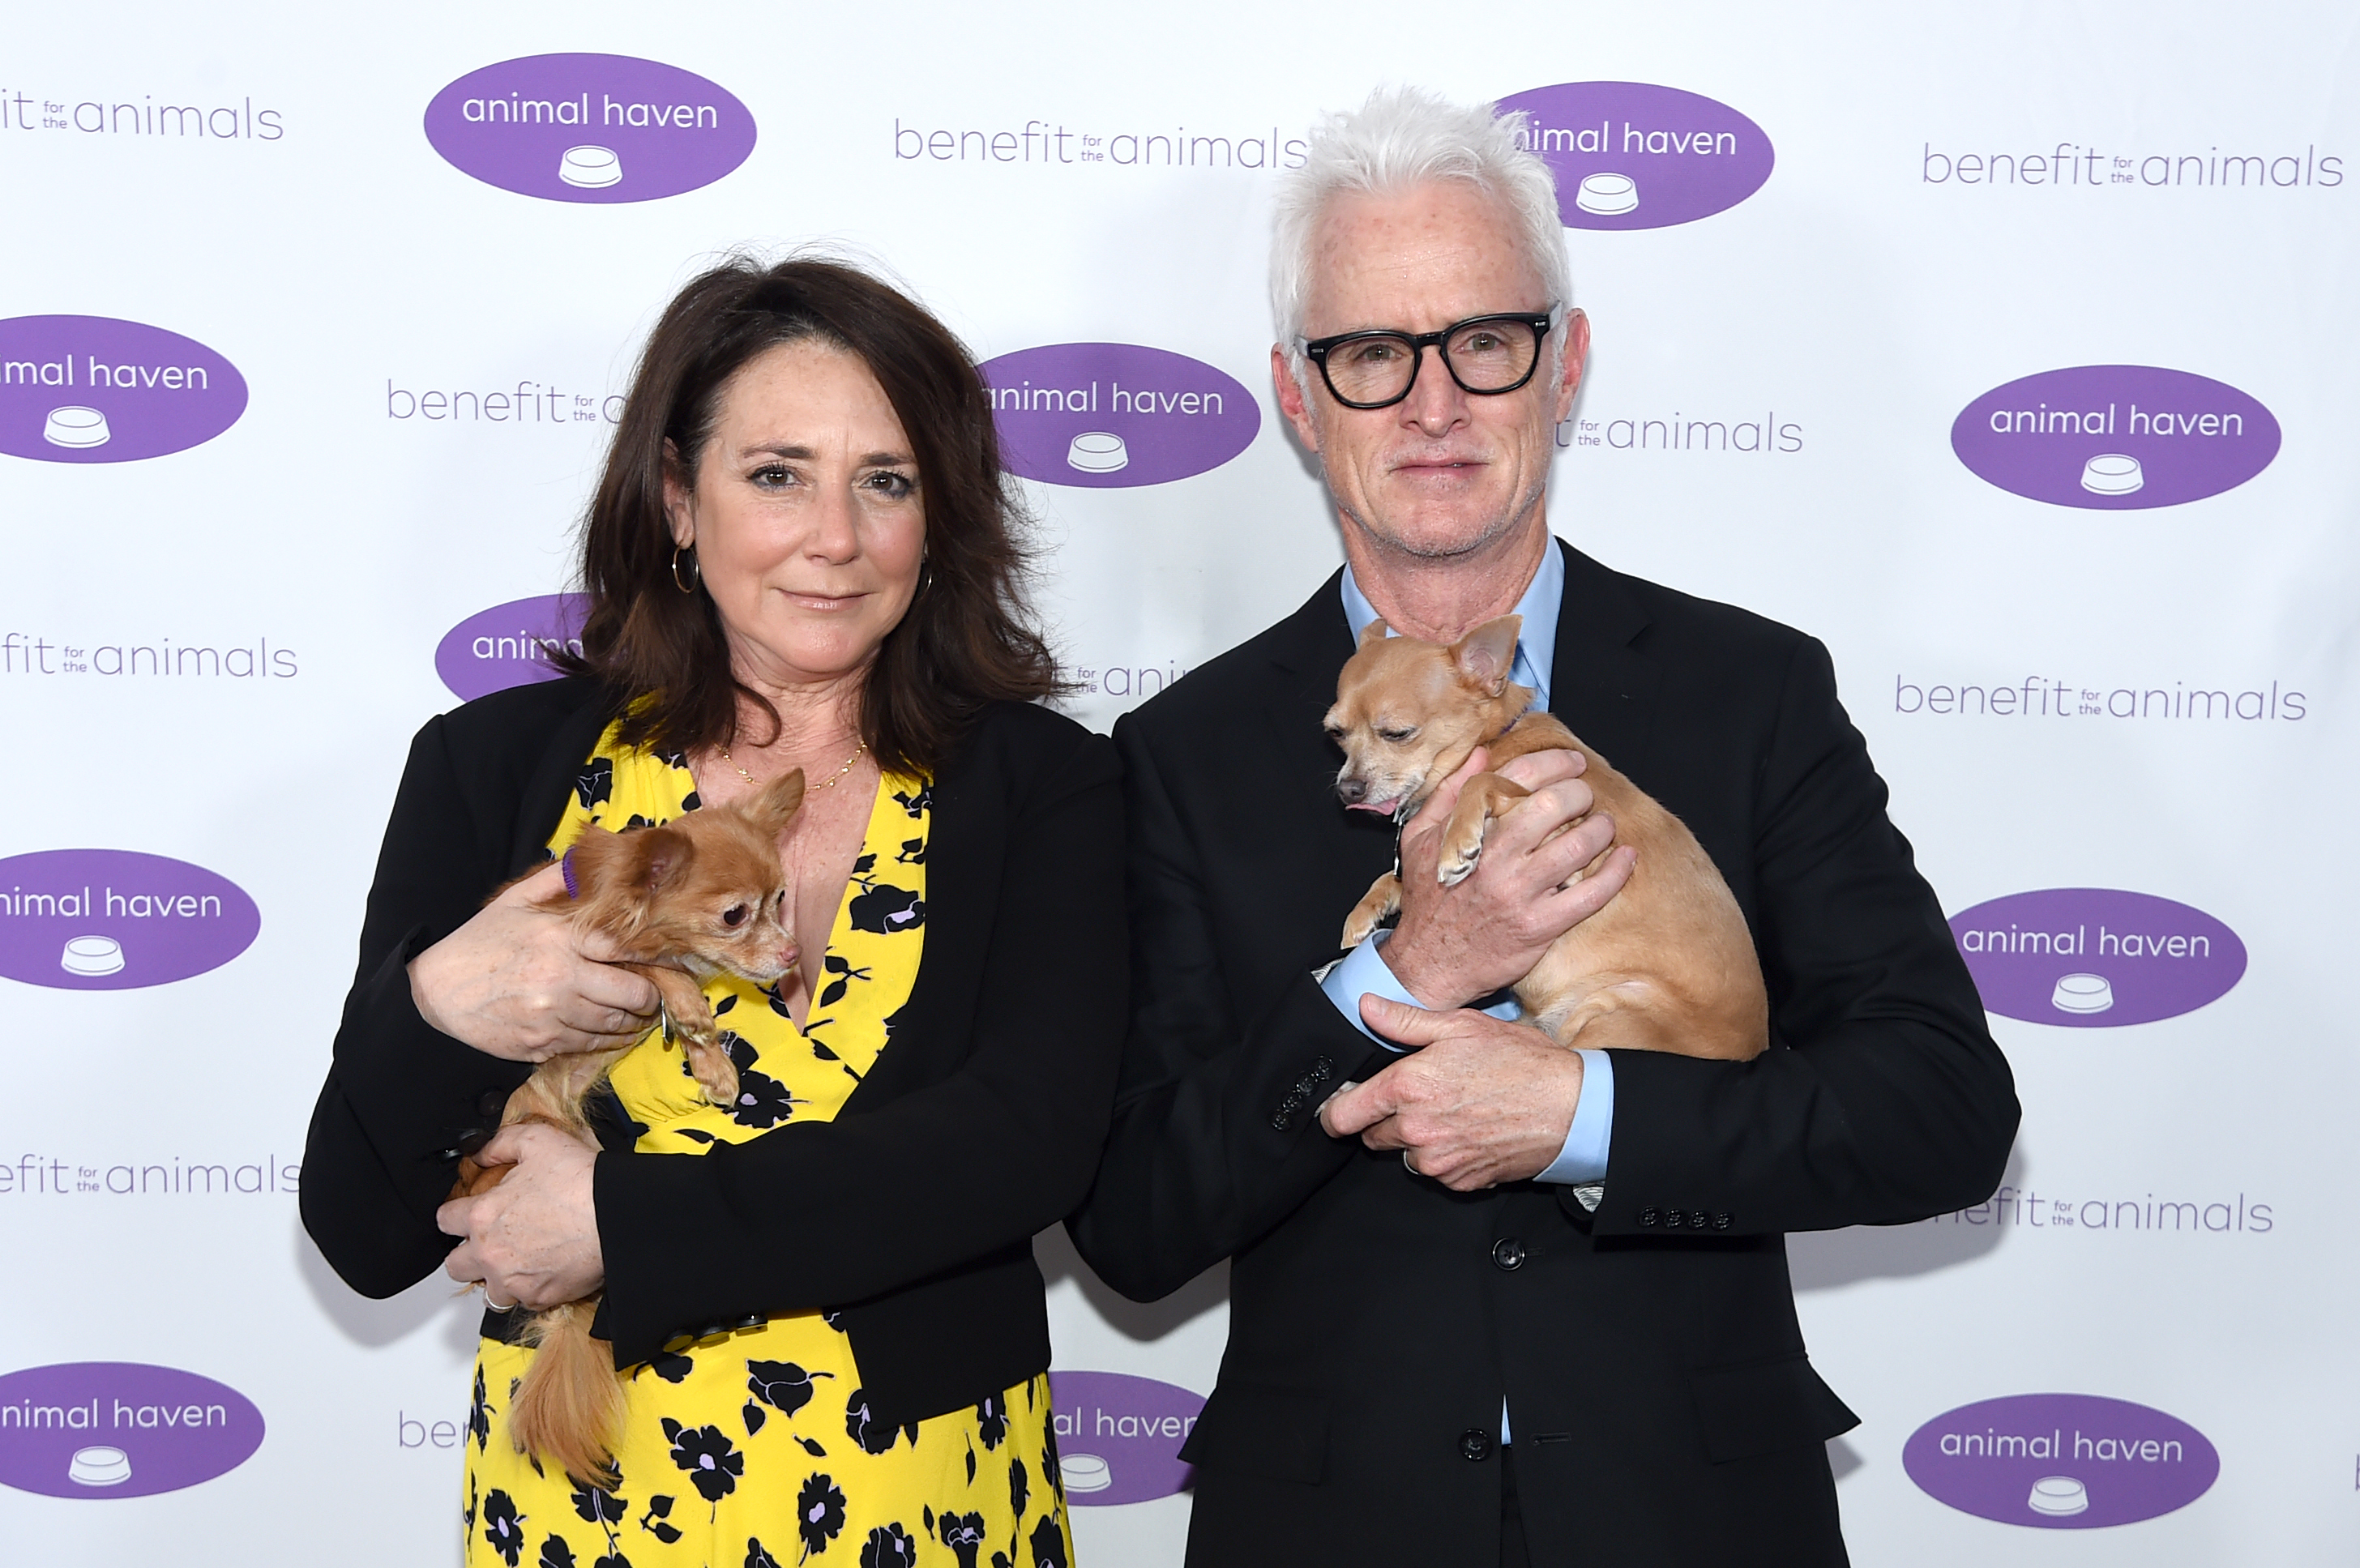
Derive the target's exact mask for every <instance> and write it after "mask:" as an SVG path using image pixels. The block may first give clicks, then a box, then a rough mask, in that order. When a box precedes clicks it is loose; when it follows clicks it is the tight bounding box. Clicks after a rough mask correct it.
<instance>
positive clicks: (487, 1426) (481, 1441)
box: [467, 1363, 495, 1522]
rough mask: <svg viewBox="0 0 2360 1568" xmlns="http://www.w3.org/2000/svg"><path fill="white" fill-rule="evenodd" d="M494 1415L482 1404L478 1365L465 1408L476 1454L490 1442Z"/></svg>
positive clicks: (482, 1384)
mask: <svg viewBox="0 0 2360 1568" xmlns="http://www.w3.org/2000/svg"><path fill="white" fill-rule="evenodd" d="M494 1413H495V1412H494V1411H493V1410H492V1407H491V1406H490V1405H488V1404H486V1403H485V1402H484V1368H483V1366H482V1364H481V1363H478V1364H477V1365H476V1367H475V1399H473V1400H472V1401H471V1402H470V1403H469V1404H468V1406H467V1431H468V1432H470V1433H471V1434H473V1436H474V1437H475V1452H476V1453H478V1454H481V1453H482V1452H483V1451H484V1445H485V1444H486V1443H489V1442H491V1440H492V1416H493V1414H494ZM471 1522H472V1521H471Z"/></svg>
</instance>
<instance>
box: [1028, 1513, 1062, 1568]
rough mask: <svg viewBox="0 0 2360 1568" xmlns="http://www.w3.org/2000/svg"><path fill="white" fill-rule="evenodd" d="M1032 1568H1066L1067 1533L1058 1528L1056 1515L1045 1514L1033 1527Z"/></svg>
mask: <svg viewBox="0 0 2360 1568" xmlns="http://www.w3.org/2000/svg"><path fill="white" fill-rule="evenodd" d="M1032 1568H1066V1563H1065V1531H1064V1530H1059V1529H1058V1528H1057V1516H1056V1515H1054V1514H1043V1515H1042V1516H1041V1522H1040V1523H1039V1524H1036V1525H1034V1526H1033V1527H1032Z"/></svg>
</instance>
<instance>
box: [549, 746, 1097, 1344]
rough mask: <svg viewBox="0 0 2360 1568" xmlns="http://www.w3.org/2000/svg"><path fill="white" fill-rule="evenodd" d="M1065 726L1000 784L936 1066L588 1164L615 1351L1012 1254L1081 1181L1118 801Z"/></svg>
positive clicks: (1085, 1171)
mask: <svg viewBox="0 0 2360 1568" xmlns="http://www.w3.org/2000/svg"><path fill="white" fill-rule="evenodd" d="M1071 733H1072V735H1073V736H1074V740H1075V742H1076V744H1075V745H1074V746H1073V747H1072V749H1071V750H1070V751H1069V752H1067V753H1065V755H1064V756H1062V757H1055V758H1052V759H1049V760H1047V761H1045V762H1044V763H1043V764H1042V765H1041V766H1040V767H1038V768H1037V769H1036V770H1035V771H1034V774H1033V778H1032V782H1031V783H1030V784H1029V785H1028V786H1025V787H1023V788H1018V787H1017V785H1016V783H1014V782H1011V784H1010V785H1009V786H1008V787H1009V789H1010V792H1011V797H1012V799H1011V802H1010V805H1009V808H1008V811H1007V814H1006V816H1005V817H1004V818H1003V819H1002V820H1003V821H1004V822H1006V823H1007V828H1006V832H1007V839H1006V843H1005V844H1004V845H1003V846H1002V848H1001V851H1000V857H999V858H1000V866H1001V871H1000V883H999V887H998V889H997V892H998V898H997V905H996V908H994V909H992V910H991V911H990V915H989V922H988V929H989V940H988V946H987V950H986V952H985V953H984V956H983V961H982V979H981V987H980V991H979V993H978V996H977V999H976V1002H975V1006H974V1007H973V1010H972V1013H971V1014H970V1015H969V1016H967V1017H964V1018H956V1019H953V1020H948V1021H947V1022H948V1027H952V1028H956V1029H962V1030H964V1031H965V1034H966V1039H965V1040H964V1041H963V1042H961V1045H962V1049H956V1050H950V1051H945V1054H946V1055H948V1056H950V1057H952V1058H953V1059H956V1060H958V1061H959V1063H960V1064H959V1065H958V1066H957V1067H956V1069H954V1070H952V1071H950V1072H948V1073H945V1075H943V1076H942V1077H939V1078H937V1079H935V1080H934V1081H933V1082H932V1083H926V1084H924V1085H923V1086H920V1087H917V1088H914V1089H912V1091H911V1092H909V1093H907V1094H901V1095H899V1096H898V1097H896V1098H894V1099H891V1100H890V1101H888V1102H886V1103H884V1104H882V1105H879V1106H878V1107H877V1108H876V1109H874V1110H870V1111H866V1112H863V1113H861V1114H858V1115H853V1114H849V1112H850V1109H851V1107H849V1106H847V1114H843V1115H839V1116H836V1118H835V1119H834V1120H832V1121H826V1122H810V1123H793V1122H790V1123H788V1124H787V1125H785V1126H783V1127H774V1128H772V1129H771V1130H770V1131H769V1132H767V1133H765V1134H764V1135H763V1136H761V1137H760V1138H754V1139H751V1140H749V1141H748V1142H746V1143H742V1144H722V1145H719V1146H716V1148H714V1149H711V1150H710V1151H708V1152H707V1153H705V1154H703V1155H699V1156H694V1157H691V1156H682V1155H642V1154H630V1153H607V1154H604V1155H601V1156H600V1157H599V1160H598V1162H597V1171H596V1176H595V1192H596V1203H597V1214H598V1234H599V1238H600V1244H601V1246H602V1247H603V1248H604V1251H605V1255H606V1305H605V1311H606V1327H607V1328H608V1329H609V1330H611V1335H612V1338H613V1340H614V1342H615V1345H616V1346H617V1355H618V1356H621V1357H622V1358H624V1359H626V1360H628V1359H634V1358H639V1357H641V1356H644V1355H645V1354H646V1353H647V1352H648V1351H650V1350H651V1349H652V1348H653V1347H655V1346H658V1345H661V1344H663V1343H664V1342H665V1341H666V1340H668V1339H669V1338H671V1337H672V1335H674V1334H677V1333H679V1332H682V1331H683V1329H686V1328H689V1327H691V1326H692V1325H697V1324H703V1323H717V1322H727V1321H734V1320H736V1319H737V1318H739V1317H741V1316H744V1315H748V1314H752V1313H772V1312H795V1311H804V1310H810V1309H814V1308H829V1307H836V1306H843V1305H846V1304H848V1303H856V1302H859V1301H867V1300H869V1299H871V1298H874V1297H877V1296H880V1295H881V1294H883V1293H885V1292H888V1291H891V1290H899V1289H901V1288H904V1287H907V1286H910V1285H912V1284H914V1283H917V1282H919V1281H922V1280H925V1279H929V1278H931V1277H934V1276H939V1275H942V1274H944V1273H945V1272H947V1271H950V1270H954V1269H958V1268H960V1267H961V1266H963V1265H967V1264H969V1263H971V1262H973V1261H974V1260H976V1259H978V1258H983V1257H985V1256H986V1255H988V1254H990V1253H992V1252H994V1251H997V1250H1000V1249H1004V1248H1008V1247H1012V1246H1029V1244H1030V1242H1031V1239H1032V1236H1033V1235H1034V1234H1035V1233H1037V1232H1039V1231H1041V1230H1043V1229H1044V1228H1045V1227H1047V1226H1049V1225H1054V1223H1055V1222H1056V1221H1057V1220H1058V1219H1059V1218H1060V1217H1061V1216H1063V1215H1064V1214H1065V1212H1066V1211H1067V1210H1068V1209H1070V1208H1072V1207H1073V1206H1074V1204H1075V1203H1076V1202H1078V1201H1079V1200H1080V1198H1081V1196H1082V1194H1083V1192H1085V1191H1087V1188H1088V1186H1089V1181H1090V1175H1091V1172H1092V1171H1094V1170H1095V1169H1096V1166H1097V1162H1098V1146H1099V1144H1100V1142H1101V1140H1102V1139H1103V1138H1104V1137H1105V1134H1106V1123H1107V1107H1108V1105H1109V1101H1110V1100H1111V1099H1112V1097H1113V1093H1114V1073H1115V1062H1116V1057H1117V1054H1118V1052H1119V1051H1120V1042H1121V1029H1122V1016H1123V1007H1124V996H1125V973H1124V969H1125V965H1124V952H1123V941H1122V926H1121V922H1120V920H1116V919H1112V918H1109V916H1110V912H1111V911H1114V910H1116V909H1120V908H1121V900H1122V797H1121V789H1120V768H1119V767H1118V765H1117V763H1116V760H1115V757H1114V752H1113V748H1112V747H1111V746H1109V744H1108V743H1107V741H1106V739H1105V737H1103V736H1100V735H1089V734H1087V732H1084V731H1082V730H1080V729H1079V727H1078V726H1073V727H1072V729H1071ZM938 831H939V830H938ZM935 853H936V854H938V855H939V854H940V853H942V852H941V851H940V850H939V849H937V850H936V851H935ZM927 961H928V960H926V959H924V958H922V959H921V964H922V975H921V981H920V983H921V984H922V985H923V964H924V963H926V962H927ZM944 1021H945V1020H941V1019H939V1018H938V1019H936V1022H937V1023H942V1022H944ZM940 1049H941V1048H940V1047H938V1046H934V1045H933V1044H932V1042H930V1054H931V1053H932V1052H933V1051H935V1050H940Z"/></svg>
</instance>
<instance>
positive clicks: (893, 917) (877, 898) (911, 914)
mask: <svg viewBox="0 0 2360 1568" xmlns="http://www.w3.org/2000/svg"><path fill="white" fill-rule="evenodd" d="M847 913H848V914H849V915H850V916H851V919H852V929H853V930H854V931H879V932H882V933H884V934H886V935H890V934H892V933H893V932H895V931H910V930H912V929H914V928H916V927H918V926H922V925H923V924H925V923H926V900H925V899H923V898H920V897H919V896H918V895H917V894H915V893H913V892H912V891H911V890H910V889H908V888H907V887H894V886H893V885H892V884H891V883H890V882H875V883H871V884H869V887H868V888H867V889H866V890H865V891H863V892H861V893H858V894H857V895H855V896H854V898H853V900H852V902H851V903H850V905H848V906H847Z"/></svg>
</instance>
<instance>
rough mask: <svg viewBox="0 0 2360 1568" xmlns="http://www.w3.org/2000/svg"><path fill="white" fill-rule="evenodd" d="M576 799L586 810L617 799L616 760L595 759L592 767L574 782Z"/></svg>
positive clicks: (591, 760) (610, 758) (586, 769)
mask: <svg viewBox="0 0 2360 1568" xmlns="http://www.w3.org/2000/svg"><path fill="white" fill-rule="evenodd" d="M614 798H615V759H614V758H612V757H592V758H591V759H590V765H589V766H588V767H587V768H584V769H583V770H582V773H581V776H580V777H579V778H577V779H574V799H575V800H579V801H581V802H582V804H583V807H584V809H585V810H587V809H588V808H590V807H592V806H596V805H600V804H602V803H604V802H606V801H607V800H613V799H614Z"/></svg>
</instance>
